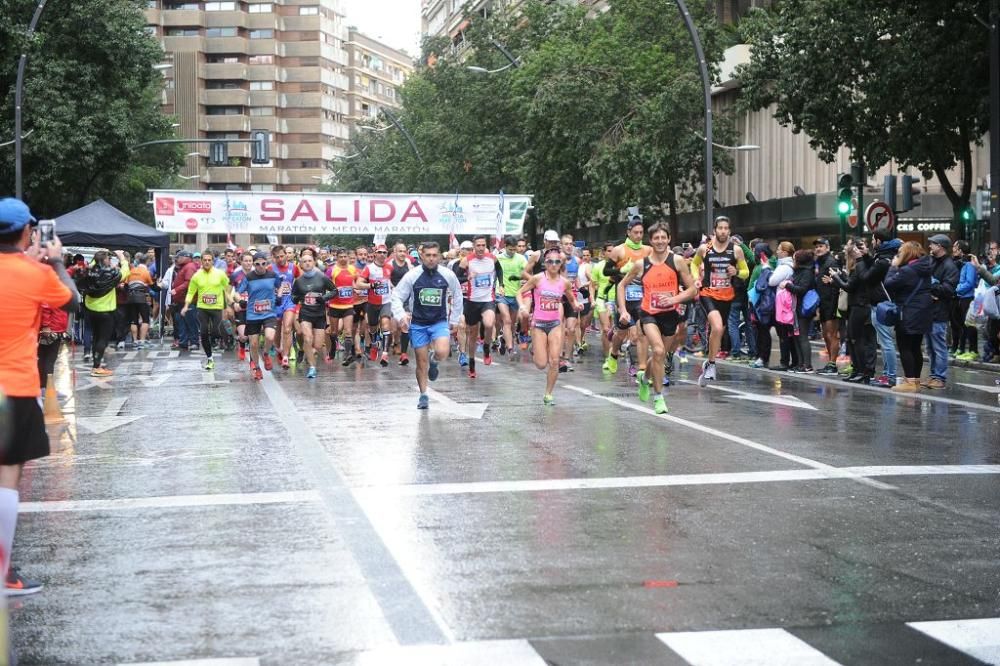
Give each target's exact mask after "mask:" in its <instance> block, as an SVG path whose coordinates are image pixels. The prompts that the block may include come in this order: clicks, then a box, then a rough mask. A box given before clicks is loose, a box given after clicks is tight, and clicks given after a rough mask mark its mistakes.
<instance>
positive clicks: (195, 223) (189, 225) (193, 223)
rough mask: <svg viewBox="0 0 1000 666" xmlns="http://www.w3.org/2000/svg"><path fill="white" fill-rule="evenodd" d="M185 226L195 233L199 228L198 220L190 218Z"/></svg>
mask: <svg viewBox="0 0 1000 666" xmlns="http://www.w3.org/2000/svg"><path fill="white" fill-rule="evenodd" d="M184 226H186V227H187V228H188V229H190V230H191V231H194V230H195V229H197V228H198V220H196V219H194V218H193V217H189V218H188V219H187V220H185V221H184Z"/></svg>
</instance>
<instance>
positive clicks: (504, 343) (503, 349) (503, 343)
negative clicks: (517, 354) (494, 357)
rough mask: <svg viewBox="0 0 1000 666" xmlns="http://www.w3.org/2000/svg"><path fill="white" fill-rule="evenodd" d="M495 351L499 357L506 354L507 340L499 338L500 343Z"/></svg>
mask: <svg viewBox="0 0 1000 666" xmlns="http://www.w3.org/2000/svg"><path fill="white" fill-rule="evenodd" d="M497 351H498V352H500V355H501V356H504V355H505V354H506V353H507V338H505V337H503V336H502V335H501V336H500V343H499V344H498V345H497Z"/></svg>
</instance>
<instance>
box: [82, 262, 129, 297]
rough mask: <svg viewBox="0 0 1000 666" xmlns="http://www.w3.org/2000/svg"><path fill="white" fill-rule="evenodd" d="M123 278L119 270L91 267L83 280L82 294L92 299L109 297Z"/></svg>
mask: <svg viewBox="0 0 1000 666" xmlns="http://www.w3.org/2000/svg"><path fill="white" fill-rule="evenodd" d="M121 277H122V275H121V273H120V272H119V271H118V269H117V268H101V267H99V266H91V267H90V268H89V269H87V272H86V273H85V274H84V275H83V277H82V279H81V283H82V286H83V290H82V291H81V292H80V293H82V294H85V295H87V296H90V297H92V298H100V297H102V296H107V295H108V293H109V292H111V291H114V289H115V287H117V286H118V283H119V282H120V281H121Z"/></svg>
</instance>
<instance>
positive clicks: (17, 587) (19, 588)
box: [4, 566, 43, 597]
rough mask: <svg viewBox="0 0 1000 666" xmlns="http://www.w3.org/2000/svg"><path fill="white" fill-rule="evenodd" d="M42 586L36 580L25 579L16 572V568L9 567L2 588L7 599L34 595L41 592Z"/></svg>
mask: <svg viewBox="0 0 1000 666" xmlns="http://www.w3.org/2000/svg"><path fill="white" fill-rule="evenodd" d="M42 587H43V585H42V584H41V583H39V582H38V581H37V580H31V579H30V578H25V577H24V576H22V575H21V574H20V572H19V571H18V570H17V567H14V566H12V567H10V569H9V570H8V571H7V580H6V585H5V587H4V589H5V591H6V593H7V596H8V597H23V596H25V595H28V594H35V593H36V592H41V591H42Z"/></svg>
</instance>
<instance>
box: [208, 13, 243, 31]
mask: <svg viewBox="0 0 1000 666" xmlns="http://www.w3.org/2000/svg"><path fill="white" fill-rule="evenodd" d="M204 20H205V27H208V28H245V27H246V26H247V14H246V12H205V18H204Z"/></svg>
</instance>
